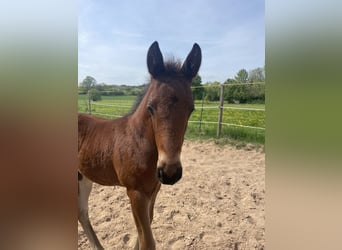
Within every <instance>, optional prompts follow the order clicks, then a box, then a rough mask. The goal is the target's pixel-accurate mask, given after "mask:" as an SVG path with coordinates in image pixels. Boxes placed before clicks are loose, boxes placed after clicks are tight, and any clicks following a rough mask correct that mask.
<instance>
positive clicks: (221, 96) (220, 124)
mask: <svg viewBox="0 0 342 250" xmlns="http://www.w3.org/2000/svg"><path fill="white" fill-rule="evenodd" d="M223 103H224V85H223V84H221V85H220V106H219V115H218V121H217V132H216V136H217V137H220V135H221V128H222V113H223Z"/></svg>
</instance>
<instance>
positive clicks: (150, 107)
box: [146, 104, 153, 115]
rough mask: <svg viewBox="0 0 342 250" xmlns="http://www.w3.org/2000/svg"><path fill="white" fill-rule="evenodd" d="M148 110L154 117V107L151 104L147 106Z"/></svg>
mask: <svg viewBox="0 0 342 250" xmlns="http://www.w3.org/2000/svg"><path fill="white" fill-rule="evenodd" d="M146 108H147V110H148V112H150V114H151V115H153V107H152V106H151V105H150V104H147V107H146Z"/></svg>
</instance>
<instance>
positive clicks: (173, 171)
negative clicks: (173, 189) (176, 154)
mask: <svg viewBox="0 0 342 250" xmlns="http://www.w3.org/2000/svg"><path fill="white" fill-rule="evenodd" d="M157 176H158V179H159V180H160V182H161V183H163V184H166V185H173V184H175V183H176V182H177V181H179V180H180V179H181V178H182V164H181V163H180V162H177V163H175V164H171V165H166V164H162V165H160V166H158V167H157Z"/></svg>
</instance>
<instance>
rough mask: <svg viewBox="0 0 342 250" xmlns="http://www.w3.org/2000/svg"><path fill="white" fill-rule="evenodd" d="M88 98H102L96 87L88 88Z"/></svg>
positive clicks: (98, 99)
mask: <svg viewBox="0 0 342 250" xmlns="http://www.w3.org/2000/svg"><path fill="white" fill-rule="evenodd" d="M89 98H90V100H92V101H94V102H96V101H100V100H102V97H101V92H100V91H98V90H97V89H90V90H89Z"/></svg>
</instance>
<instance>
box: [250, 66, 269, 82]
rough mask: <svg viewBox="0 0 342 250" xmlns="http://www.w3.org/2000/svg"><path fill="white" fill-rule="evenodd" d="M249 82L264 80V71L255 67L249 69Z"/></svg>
mask: <svg viewBox="0 0 342 250" xmlns="http://www.w3.org/2000/svg"><path fill="white" fill-rule="evenodd" d="M248 81H249V82H264V81H265V71H264V69H263V68H256V69H252V70H251V71H249V79H248Z"/></svg>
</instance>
